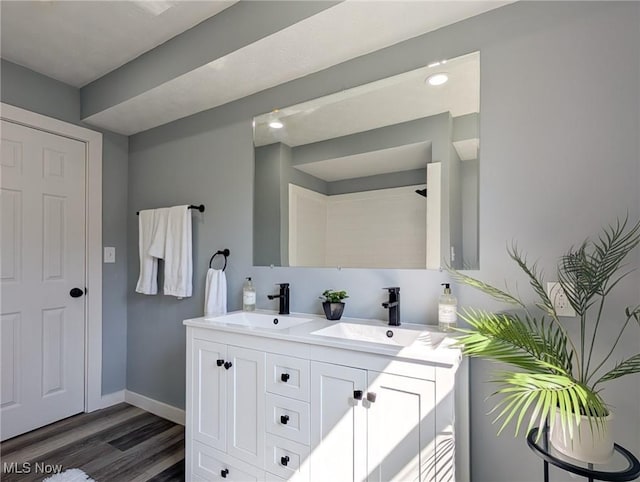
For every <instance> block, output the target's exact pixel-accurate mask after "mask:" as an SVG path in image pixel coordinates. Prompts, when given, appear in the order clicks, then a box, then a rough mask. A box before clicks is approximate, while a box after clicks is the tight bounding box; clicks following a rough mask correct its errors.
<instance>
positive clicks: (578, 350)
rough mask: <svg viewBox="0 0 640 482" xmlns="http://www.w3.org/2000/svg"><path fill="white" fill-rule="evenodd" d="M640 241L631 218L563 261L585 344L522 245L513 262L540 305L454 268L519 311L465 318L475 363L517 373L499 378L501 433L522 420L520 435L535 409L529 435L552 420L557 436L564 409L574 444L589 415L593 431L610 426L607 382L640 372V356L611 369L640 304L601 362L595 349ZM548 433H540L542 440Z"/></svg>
mask: <svg viewBox="0 0 640 482" xmlns="http://www.w3.org/2000/svg"><path fill="white" fill-rule="evenodd" d="M639 243H640V222H638V223H637V224H635V225H634V226H632V227H628V225H627V219H625V220H624V221H623V222H620V221H618V222H617V223H616V224H615V225H612V226H609V227H607V228H604V229H603V231H602V234H601V235H600V236H599V238H598V239H597V240H586V241H585V242H583V243H582V244H581V245H580V246H579V247H577V248H576V247H572V248H571V249H569V251H568V252H567V253H566V254H565V255H564V256H562V257H561V258H560V261H559V263H558V281H559V283H560V286H561V287H562V289H563V290H564V292H565V294H566V297H567V299H568V301H569V304H570V305H571V306H572V307H573V309H574V310H575V312H576V316H577V317H579V320H580V338H579V340H575V341H574V340H572V338H571V337H570V336H569V334H568V332H567V329H566V328H565V327H564V326H563V324H562V323H561V322H560V320H559V317H558V314H557V313H556V310H555V308H554V303H553V301H552V300H551V299H550V297H549V295H548V294H547V292H546V291H545V289H544V288H543V280H542V273H541V272H539V270H538V268H537V264H536V263H534V264H529V263H528V262H527V259H526V257H525V256H524V255H523V253H522V252H521V251H519V250H518V248H517V246H515V245H513V246H512V247H511V248H510V249H508V253H509V256H510V257H511V258H512V259H513V260H514V261H515V262H516V263H517V265H518V266H519V267H520V269H522V271H523V272H524V273H525V274H526V275H527V277H528V279H529V283H530V285H531V287H532V288H533V291H534V292H535V294H536V295H537V301H536V302H535V303H534V306H526V305H525V303H524V302H523V301H521V299H520V298H519V297H517V296H514V295H512V294H510V293H508V292H507V291H504V290H500V289H498V288H495V287H494V286H491V285H489V284H486V283H484V282H482V281H480V280H477V279H475V278H472V277H470V276H467V275H465V274H463V273H460V272H458V271H455V270H449V271H450V273H451V274H452V276H453V277H454V279H456V280H457V281H459V282H461V283H463V284H466V285H469V286H471V287H473V288H476V289H478V290H480V291H482V292H484V293H486V294H487V295H489V296H491V297H493V298H494V299H496V300H499V301H501V302H506V303H509V304H512V305H515V307H516V309H515V310H514V311H509V312H500V313H492V312H489V311H484V310H475V309H467V310H464V311H463V313H462V314H461V318H462V319H463V320H465V321H466V322H467V323H468V324H469V325H470V326H471V328H470V329H458V331H460V332H462V335H461V337H460V339H459V340H458V343H459V344H460V345H461V346H462V347H463V352H464V353H465V354H466V355H468V356H471V357H479V358H484V359H489V360H492V361H496V362H502V363H505V364H506V365H508V366H509V367H512V368H514V369H505V370H501V371H500V372H498V373H497V376H496V377H495V378H494V379H493V380H492V381H493V382H496V383H498V384H499V387H498V389H497V390H496V391H495V392H494V393H493V394H492V395H500V396H501V398H500V400H499V401H498V403H497V404H496V405H495V406H494V408H493V410H492V411H491V412H490V413H496V414H497V415H496V417H495V420H494V423H495V422H497V421H501V426H500V429H499V431H498V433H500V432H502V430H503V429H504V428H505V427H506V426H507V425H508V424H509V423H510V422H512V421H514V420H515V422H516V427H515V432H516V435H517V434H518V433H519V430H520V428H521V425H522V422H523V420H524V419H525V417H526V415H527V413H528V412H529V411H530V410H531V414H530V417H529V424H528V429H527V432H528V431H529V430H530V429H531V428H532V427H533V426H534V424H536V422H538V424H539V425H542V424H543V423H545V421H546V420H549V424H550V426H551V430H553V424H554V421H555V418H556V417H555V416H550V415H551V414H552V410H553V411H555V409H556V408H557V409H558V412H559V414H560V417H559V418H560V422H561V424H562V431H563V433H567V431H568V433H569V437H570V438H573V426H574V424H573V423H569V422H571V418H572V417H575V426H576V427H577V426H578V424H579V423H580V420H581V415H582V416H586V417H587V419H588V420H589V425H590V427H591V431H592V432H593V431H594V427H595V428H596V429H597V430H600V429H601V427H603V425H602V424H603V418H604V417H605V416H607V415H608V413H609V411H608V409H607V406H606V404H605V402H604V400H603V399H602V397H601V393H600V391H601V384H602V383H604V382H606V381H609V380H613V379H615V378H619V377H622V376H625V375H630V374H632V373H639V372H640V353H638V354H636V355H634V356H632V357H630V358H628V359H626V360H623V361H621V362H619V363H617V364H616V365H615V366H614V367H613V368H611V369H608V370H607V361H609V359H610V358H611V356H612V355H613V353H614V351H615V349H616V347H617V345H618V342H619V341H620V339H621V337H622V334H623V333H624V332H625V330H626V329H627V326H628V325H629V323H630V322H632V321H633V320H635V322H636V323H637V324H638V325H639V326H640V305H637V306H635V307H633V306H629V307H627V308H626V309H625V310H624V315H625V321H624V323H623V324H622V327H621V329H620V332H619V334H618V336H617V338H616V340H615V342H614V343H613V345H612V346H611V349H610V350H609V352H608V353H607V355H606V356H605V357H604V358H603V359H602V360H599V361H596V360H595V359H594V350H593V349H594V345H595V342H596V338H597V333H598V329H599V327H600V326H601V322H602V320H603V313H604V307H605V301H606V299H607V297H608V295H609V294H610V293H611V291H612V290H613V288H614V287H615V286H616V285H618V283H619V282H620V281H621V280H622V279H624V278H625V277H626V276H627V275H628V274H629V273H630V272H631V271H625V267H624V265H623V261H624V259H625V258H626V257H627V256H628V255H629V253H631V251H632V250H633V249H634V248H636V247H637V246H638V244H639ZM589 335H590V336H589ZM541 434H542V431H539V432H538V435H539V436H540V435H541Z"/></svg>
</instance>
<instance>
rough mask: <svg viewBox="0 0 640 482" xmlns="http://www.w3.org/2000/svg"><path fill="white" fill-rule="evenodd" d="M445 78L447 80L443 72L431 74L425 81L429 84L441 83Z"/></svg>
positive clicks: (447, 77)
mask: <svg viewBox="0 0 640 482" xmlns="http://www.w3.org/2000/svg"><path fill="white" fill-rule="evenodd" d="M447 80H449V76H448V75H447V74H446V73H444V72H440V73H438V74H433V75H430V76H429V77H427V82H428V83H429V85H442V84H444V83H445V82H446V81H447Z"/></svg>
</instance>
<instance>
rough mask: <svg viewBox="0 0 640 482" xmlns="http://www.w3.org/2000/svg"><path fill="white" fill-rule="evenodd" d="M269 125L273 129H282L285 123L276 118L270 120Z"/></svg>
mask: <svg viewBox="0 0 640 482" xmlns="http://www.w3.org/2000/svg"><path fill="white" fill-rule="evenodd" d="M269 127H271V128H272V129H282V128H283V127H284V124H283V123H282V122H280V121H279V120H274V121H271V122H269Z"/></svg>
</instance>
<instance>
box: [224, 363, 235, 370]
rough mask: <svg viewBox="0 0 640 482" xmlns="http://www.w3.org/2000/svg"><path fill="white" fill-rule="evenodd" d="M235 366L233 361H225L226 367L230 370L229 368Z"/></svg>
mask: <svg viewBox="0 0 640 482" xmlns="http://www.w3.org/2000/svg"><path fill="white" fill-rule="evenodd" d="M232 366H233V363H231V362H230V361H228V362H225V363H224V367H225V368H226V369H227V370H228V369H229V368H231V367H232Z"/></svg>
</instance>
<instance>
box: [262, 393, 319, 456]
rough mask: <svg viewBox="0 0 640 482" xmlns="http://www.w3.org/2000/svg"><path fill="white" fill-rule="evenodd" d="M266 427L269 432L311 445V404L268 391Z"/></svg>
mask: <svg viewBox="0 0 640 482" xmlns="http://www.w3.org/2000/svg"><path fill="white" fill-rule="evenodd" d="M265 427H266V430H267V432H269V433H272V434H274V435H278V436H280V437H283V438H286V439H289V440H293V441H294V442H298V443H301V444H306V445H309V440H310V436H309V433H310V429H309V404H308V403H306V402H301V401H300V400H293V399H291V398H286V397H281V396H279V395H274V394H272V393H268V394H267V401H266V421H265Z"/></svg>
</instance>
